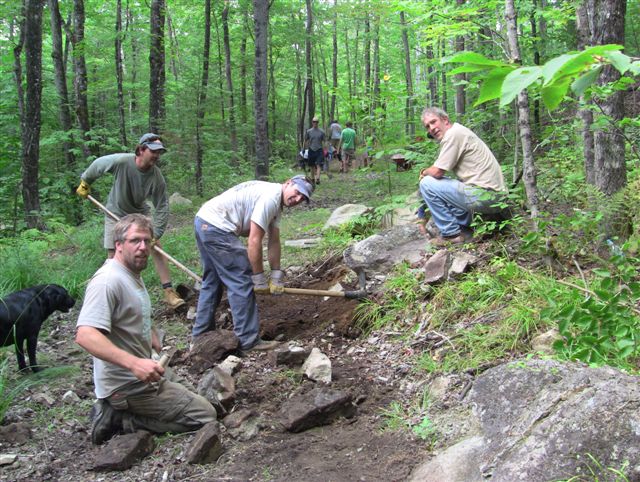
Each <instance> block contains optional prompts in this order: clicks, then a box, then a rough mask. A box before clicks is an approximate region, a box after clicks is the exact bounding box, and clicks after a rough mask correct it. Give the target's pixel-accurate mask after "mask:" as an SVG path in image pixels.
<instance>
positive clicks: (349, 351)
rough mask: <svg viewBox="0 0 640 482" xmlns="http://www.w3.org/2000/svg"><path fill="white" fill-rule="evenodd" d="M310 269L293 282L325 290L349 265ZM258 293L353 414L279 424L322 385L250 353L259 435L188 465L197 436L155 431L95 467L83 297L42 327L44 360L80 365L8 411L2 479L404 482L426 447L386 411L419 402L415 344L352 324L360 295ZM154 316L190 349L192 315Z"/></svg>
mask: <svg viewBox="0 0 640 482" xmlns="http://www.w3.org/2000/svg"><path fill="white" fill-rule="evenodd" d="M326 193H327V197H325V198H320V199H319V202H320V205H321V206H324V207H326V208H329V209H331V208H333V207H337V206H339V205H340V204H342V203H345V202H353V201H354V200H353V199H340V196H336V195H335V191H334V190H330V189H327V190H326ZM329 198H330V200H327V199H329ZM323 199H324V201H323ZM303 268H304V269H303V273H304V275H300V276H299V278H298V279H293V277H292V279H290V280H289V282H290V283H289V284H290V285H291V286H296V287H304V288H314V289H329V288H330V287H331V286H332V285H333V284H334V283H335V281H336V279H338V278H339V277H341V275H342V274H343V272H344V270H348V268H346V267H344V266H342V265H341V259H340V257H336V256H334V257H333V258H331V259H320V260H315V261H314V262H313V263H312V264H309V265H307V266H304V267H303ZM309 273H314V274H313V275H309ZM258 298H259V300H258V302H259V312H260V318H261V328H262V332H263V337H264V338H266V339H278V340H283V342H295V343H296V344H298V345H300V346H303V347H305V348H308V349H311V348H313V347H317V348H319V349H320V350H321V351H322V352H323V353H325V354H326V355H328V356H329V358H330V359H331V362H332V375H333V382H332V384H331V387H332V388H333V389H336V390H340V391H342V392H346V393H349V394H350V395H351V396H352V397H353V400H354V403H355V404H356V405H357V412H356V415H355V416H354V417H352V418H350V419H344V418H341V419H338V420H336V421H334V422H333V423H332V424H330V425H326V426H322V427H317V428H313V429H309V430H306V431H303V432H301V433H290V432H287V431H285V430H283V429H282V428H281V426H280V424H279V423H278V412H279V410H280V408H281V406H282V404H283V402H284V401H286V400H287V399H289V398H290V397H291V396H293V395H298V394H301V393H305V392H307V391H309V390H311V389H313V388H314V387H315V386H317V384H316V383H315V382H313V381H311V380H308V379H306V378H304V377H303V376H302V375H301V374H300V373H299V371H296V370H292V369H290V368H287V367H283V366H274V365H273V364H272V363H271V362H270V361H269V357H268V354H265V353H250V354H249V355H248V356H247V357H246V358H244V359H243V361H242V366H241V368H240V370H239V372H238V373H237V374H236V375H235V376H234V378H235V382H236V390H237V398H236V405H235V407H234V408H233V411H236V410H239V409H241V408H245V409H249V410H251V411H253V412H254V413H255V414H256V415H258V417H259V419H260V425H259V426H260V431H259V432H258V433H257V435H255V436H253V437H252V438H250V439H249V440H241V439H236V438H233V436H231V434H230V433H229V432H228V431H227V430H226V429H225V428H224V427H222V433H221V438H222V443H223V446H224V453H223V454H222V456H221V457H220V458H219V460H218V461H217V463H214V464H208V465H190V464H187V463H186V462H184V456H185V449H186V447H187V446H188V445H189V442H190V441H191V440H192V439H193V436H194V435H193V433H189V434H179V435H164V436H158V437H155V449H154V451H153V453H152V454H151V455H150V456H148V457H146V458H144V459H143V460H142V461H141V462H139V463H137V464H135V465H134V466H133V467H132V468H130V469H128V470H126V471H124V472H110V473H104V472H93V471H91V467H92V464H93V462H94V460H95V458H96V456H97V455H98V454H99V452H100V450H102V448H100V447H98V448H96V447H93V446H92V445H91V441H90V426H91V423H90V420H89V411H90V409H91V406H92V404H93V402H94V394H93V382H92V366H91V359H90V357H89V356H88V355H87V354H86V353H85V352H83V351H82V350H81V349H80V348H79V347H78V346H77V345H76V344H75V343H74V341H73V339H74V333H75V321H76V320H77V315H78V311H79V309H80V303H78V304H77V305H76V307H75V308H74V309H73V310H72V311H71V312H70V313H67V314H55V315H53V316H52V317H51V318H50V320H49V321H48V323H47V325H45V328H43V331H42V332H41V336H40V339H41V340H40V345H39V348H38V354H39V357H40V359H41V360H43V361H45V363H46V364H47V365H49V366H53V367H60V366H63V367H73V368H72V369H71V370H68V371H67V372H63V373H62V374H61V375H60V376H58V377H56V378H55V379H50V378H49V379H47V380H46V381H45V382H44V383H41V384H39V385H36V386H32V387H28V388H25V389H24V390H23V392H22V393H21V394H20V395H19V396H18V397H17V398H16V400H15V401H14V403H13V404H12V406H11V407H10V408H9V410H8V411H7V414H6V417H5V420H4V424H5V425H6V424H9V423H18V424H23V425H26V426H27V427H28V428H29V429H30V435H29V436H28V437H25V438H24V439H23V440H21V441H19V442H16V443H6V442H2V441H1V440H0V455H1V454H16V455H17V456H18V457H17V460H16V461H15V462H14V463H12V464H10V465H5V466H2V467H0V480H3V481H4V480H7V481H8V480H11V481H15V480H34V481H36V480H37V481H43V480H55V481H58V480H64V481H66V482H73V481H88V480H99V481H136V482H137V481H140V480H146V481H172V480H176V481H177V480H232V481H249V480H252V481H262V480H264V481H267V480H296V481H323V482H325V481H354V480H361V481H368V480H385V481H400V480H405V479H406V478H407V477H408V475H409V473H410V472H411V470H412V468H413V467H414V466H415V465H416V464H418V463H419V462H420V461H422V460H423V459H424V458H425V456H426V454H428V450H429V445H428V444H427V443H426V442H425V441H423V440H421V439H419V438H418V437H416V436H415V435H414V434H413V433H412V432H411V431H410V430H390V429H389V427H388V417H386V416H385V413H387V414H388V413H389V410H390V406H391V404H392V402H400V403H403V400H404V401H406V400H408V399H409V398H415V397H416V393H417V392H418V390H419V387H421V386H422V387H423V384H424V374H422V375H419V374H418V373H417V372H415V371H414V370H413V368H414V367H412V366H411V365H410V363H411V361H410V357H409V356H408V355H410V354H411V353H410V348H408V347H407V346H406V345H405V344H403V343H402V342H401V341H399V340H398V339H397V337H393V336H391V335H392V334H391V333H384V332H374V333H371V334H369V335H368V336H363V335H362V333H361V332H360V330H359V329H358V328H357V327H356V326H355V325H354V310H355V309H356V306H357V304H358V302H357V301H354V300H348V299H346V298H330V299H325V298H323V297H318V296H298V295H283V296H278V297H275V296H260V297H258ZM195 303H196V301H195V300H191V301H190V304H191V305H195ZM223 311H224V306H223V307H222V312H223ZM228 318H230V317H227V320H228ZM154 320H155V322H156V324H157V325H159V327H160V328H161V329H162V330H163V331H164V332H165V339H164V345H165V346H171V347H180V348H181V350H182V351H186V347H187V341H188V339H189V332H190V328H191V323H190V322H189V321H188V320H186V317H185V314H184V313H182V314H174V313H170V312H168V311H167V310H165V309H164V308H163V307H162V306H160V305H157V306H156V311H155V313H154ZM226 323H227V325H226V326H222V328H230V322H229V321H227V322H226ZM183 358H184V357H180V356H174V359H173V360H172V366H173V368H174V370H175V371H176V372H177V373H178V374H179V375H181V376H182V377H183V378H184V379H186V381H187V382H188V383H191V384H192V385H193V386H196V385H197V383H198V379H199V375H197V376H195V377H194V376H193V375H192V374H191V373H190V372H189V371H188V367H187V366H182V365H181V360H182V359H183ZM45 372H46V371H45ZM31 376H33V375H31ZM69 391H71V392H73V393H74V394H75V395H77V397H79V399H78V398H77V397H75V395H73V394H71V395H69V394H67V392H69ZM65 394H67V395H65Z"/></svg>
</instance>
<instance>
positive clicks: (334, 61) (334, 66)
mask: <svg viewBox="0 0 640 482" xmlns="http://www.w3.org/2000/svg"><path fill="white" fill-rule="evenodd" d="M332 42H333V56H332V57H331V78H332V80H333V83H332V84H333V89H332V91H331V107H330V109H329V117H330V119H329V121H333V120H334V119H335V118H336V99H337V95H336V93H337V91H338V0H333V32H332ZM348 72H349V70H348V69H347V73H348Z"/></svg>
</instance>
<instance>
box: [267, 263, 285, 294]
mask: <svg viewBox="0 0 640 482" xmlns="http://www.w3.org/2000/svg"><path fill="white" fill-rule="evenodd" d="M269 292H270V293H271V294H272V295H281V294H282V293H284V273H283V272H282V271H280V270H279V269H274V270H272V271H271V279H270V280H269Z"/></svg>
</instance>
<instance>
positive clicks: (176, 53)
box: [165, 5, 180, 82]
mask: <svg viewBox="0 0 640 482" xmlns="http://www.w3.org/2000/svg"><path fill="white" fill-rule="evenodd" d="M165 13H166V17H167V32H169V52H170V55H169V65H170V67H171V73H172V74H173V78H174V80H175V81H176V82H177V81H178V66H179V65H180V47H179V45H178V36H177V35H176V31H175V28H174V27H173V22H172V21H171V13H170V12H169V8H168V7H167V6H166V5H165Z"/></svg>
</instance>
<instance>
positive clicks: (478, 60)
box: [442, 52, 505, 66]
mask: <svg viewBox="0 0 640 482" xmlns="http://www.w3.org/2000/svg"><path fill="white" fill-rule="evenodd" d="M442 63H443V64H450V63H464V64H475V65H487V66H500V65H505V63H504V62H501V61H499V60H491V59H488V58H487V57H485V56H484V55H481V54H478V53H476V52H459V53H457V54H455V55H452V56H450V57H445V58H444V59H442Z"/></svg>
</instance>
